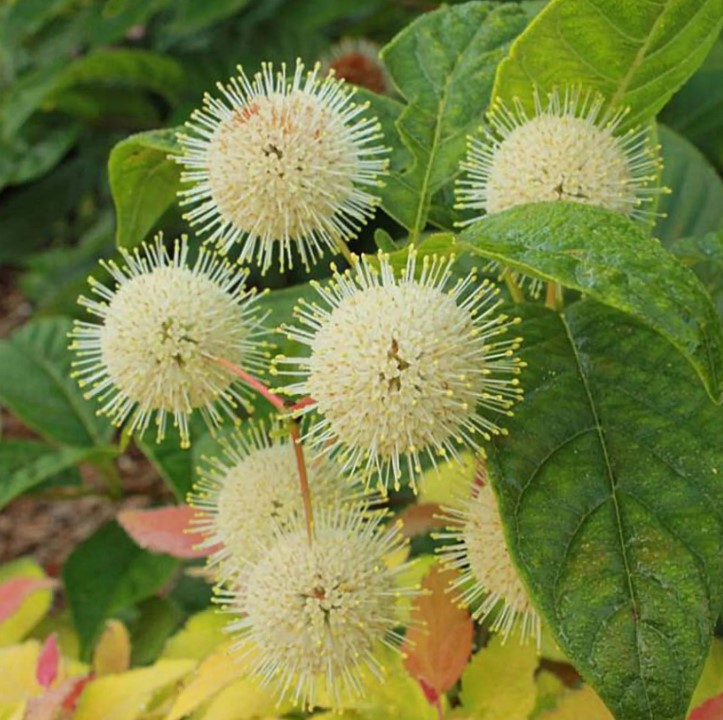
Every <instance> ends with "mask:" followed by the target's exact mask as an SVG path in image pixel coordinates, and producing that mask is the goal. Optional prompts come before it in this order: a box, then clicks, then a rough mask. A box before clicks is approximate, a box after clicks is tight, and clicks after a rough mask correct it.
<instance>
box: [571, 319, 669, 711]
mask: <svg viewBox="0 0 723 720" xmlns="http://www.w3.org/2000/svg"><path fill="white" fill-rule="evenodd" d="M560 320H561V322H562V326H563V327H564V328H565V334H566V336H567V340H568V342H569V343H570V348H571V350H572V355H573V358H574V359H575V366H576V368H577V372H578V374H579V376H580V380H581V381H582V386H583V388H584V390H585V397H586V398H587V400H588V404H589V406H590V413H591V414H592V418H593V421H594V426H595V431H596V432H597V435H598V439H599V442H600V447H601V449H602V452H603V459H604V461H605V468H606V471H607V477H608V480H609V482H610V499H611V500H612V502H613V508H614V510H615V520H616V525H617V530H618V539H619V541H620V555H621V557H622V560H623V565H624V567H625V579H626V581H627V585H628V595H629V598H630V604H631V606H632V612H633V617H634V618H637V617H640V614H639V612H638V601H637V598H636V595H635V588H634V587H633V579H632V572H631V570H630V560H629V558H628V553H627V550H626V548H625V537H624V532H623V523H622V517H621V514H620V504H619V501H618V496H617V486H616V482H615V474H614V472H613V468H612V463H611V462H610V454H609V452H608V446H607V441H606V439H605V432H604V430H603V428H602V424H601V423H600V418H599V416H598V413H597V408H596V406H595V401H594V399H593V396H592V391H591V389H590V384H589V382H588V378H587V375H586V374H585V369H584V367H583V364H582V361H581V358H580V354H579V353H578V349H577V345H576V344H575V340H574V337H573V334H572V331H571V329H570V326H569V324H568V322H567V318H566V317H565V316H564V315H560ZM635 640H636V642H635V651H636V652H635V656H636V661H637V664H638V675H639V677H640V682H641V684H642V686H643V691H644V693H645V704H646V707H647V711H648V718H649V719H650V720H655V718H654V716H653V712H652V708H651V705H650V696H649V694H648V687H647V684H646V681H645V676H644V674H643V672H642V663H641V658H640V640H639V635H638V625H637V623H635Z"/></svg>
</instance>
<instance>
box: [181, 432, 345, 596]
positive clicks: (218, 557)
mask: <svg viewBox="0 0 723 720" xmlns="http://www.w3.org/2000/svg"><path fill="white" fill-rule="evenodd" d="M280 432H282V430H281V428H280V427H276V428H272V432H271V433H270V432H269V431H268V430H267V428H266V427H265V426H264V425H263V424H257V425H250V426H249V427H248V428H247V429H246V430H245V431H244V432H234V433H233V435H231V436H229V437H228V438H225V439H224V440H225V441H224V450H223V455H222V456H221V457H214V458H209V459H207V460H206V463H205V464H204V465H202V466H201V468H200V475H201V479H200V480H199V482H198V483H197V485H196V488H195V491H194V492H193V493H192V494H191V495H190V497H189V503H190V504H191V505H192V506H194V507H196V508H198V509H199V513H198V515H197V516H196V519H195V521H194V524H195V525H196V526H197V528H198V529H199V530H200V531H201V532H202V533H203V534H204V535H205V537H206V540H205V541H204V543H203V544H202V546H203V547H207V548H212V547H214V548H217V549H216V550H215V551H214V553H213V554H212V555H211V556H210V557H209V561H208V563H209V566H211V567H214V568H215V569H216V571H217V572H218V575H219V579H220V580H221V581H222V582H223V581H226V580H232V579H233V578H234V577H236V576H237V575H238V574H239V571H240V569H241V567H242V566H243V564H244V563H246V562H248V561H249V559H250V558H251V555H252V553H253V552H254V549H255V548H256V549H258V550H260V549H261V548H262V547H263V545H264V542H265V541H264V538H266V540H267V541H268V542H271V541H272V540H273V536H274V530H273V529H274V527H277V528H279V529H280V530H287V529H289V528H290V527H293V526H294V523H295V520H296V516H297V514H298V513H301V512H302V505H301V502H300V499H299V475H298V468H297V464H296V456H295V453H294V447H293V445H292V442H291V441H290V439H289V438H288V437H283V436H279V433H280ZM307 472H308V476H309V477H308V480H309V487H310V489H311V493H312V496H313V498H314V505H315V507H327V506H328V507H335V506H336V505H338V504H339V503H340V502H342V501H343V500H344V499H345V498H350V497H351V494H350V491H349V489H348V485H347V484H346V483H343V482H341V481H340V478H339V476H338V469H337V468H336V467H335V466H334V465H333V464H332V463H330V462H329V461H328V460H327V459H326V458H318V459H317V460H316V461H314V462H311V463H309V464H308V465H307ZM249 538H254V543H253V544H252V543H250V542H249Z"/></svg>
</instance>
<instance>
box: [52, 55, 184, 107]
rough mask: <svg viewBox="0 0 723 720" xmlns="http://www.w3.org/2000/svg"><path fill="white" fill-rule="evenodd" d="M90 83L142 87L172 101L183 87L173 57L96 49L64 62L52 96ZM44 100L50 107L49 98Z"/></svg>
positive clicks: (180, 69)
mask: <svg viewBox="0 0 723 720" xmlns="http://www.w3.org/2000/svg"><path fill="white" fill-rule="evenodd" d="M94 84H102V85H111V86H114V87H115V86H121V87H136V88H143V89H144V90H149V91H151V92H153V93H155V94H156V95H159V96H160V97H162V98H165V99H166V100H167V101H168V102H169V103H174V102H176V101H177V100H178V96H179V94H180V93H181V92H182V90H183V70H182V68H181V65H180V64H179V63H178V62H176V61H175V60H174V59H173V58H171V57H169V56H168V55H163V54H161V53H156V52H152V51H150V50H141V49H137V48H113V49H103V50H96V51H94V52H92V53H89V54H88V55H84V56H82V57H80V58H78V59H77V60H76V61H75V62H73V63H71V64H70V65H68V67H67V68H66V69H65V70H64V71H63V73H62V74H61V75H60V77H59V78H58V80H57V83H56V85H55V87H54V89H53V96H54V95H58V96H60V95H62V93H63V92H65V91H66V90H68V89H69V88H73V87H77V86H83V85H94ZM47 103H48V104H49V106H50V107H52V106H53V97H50V98H48V100H47Z"/></svg>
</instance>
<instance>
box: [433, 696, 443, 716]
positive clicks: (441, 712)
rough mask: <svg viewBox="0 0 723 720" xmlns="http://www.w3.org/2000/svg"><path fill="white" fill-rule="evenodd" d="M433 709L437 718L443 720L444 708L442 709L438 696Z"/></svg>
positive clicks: (440, 699)
mask: <svg viewBox="0 0 723 720" xmlns="http://www.w3.org/2000/svg"><path fill="white" fill-rule="evenodd" d="M434 708H435V710H436V711H437V718H438V719H439V720H444V708H443V707H442V696H441V695H438V696H437V700H436V702H435V703H434Z"/></svg>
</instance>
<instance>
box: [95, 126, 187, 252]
mask: <svg viewBox="0 0 723 720" xmlns="http://www.w3.org/2000/svg"><path fill="white" fill-rule="evenodd" d="M179 150H180V146H179V145H178V144H177V141H176V129H170V130H151V131H149V132H144V133H138V134H137V135H131V136H130V137H129V138H126V139H125V140H122V141H121V142H119V143H118V144H117V145H116V146H115V147H114V148H113V150H112V152H111V154H110V158H109V160H108V175H109V178H110V188H111V192H112V194H113V202H114V203H115V208H116V213H117V226H116V243H117V244H118V245H119V246H120V247H126V248H133V247H135V246H136V245H138V244H140V243H141V242H143V240H145V239H146V236H147V235H148V234H149V232H150V231H151V230H152V229H153V227H154V225H155V224H156V222H157V221H158V219H159V218H160V217H161V215H163V213H164V212H166V210H168V208H169V207H170V206H171V205H172V204H173V203H174V202H175V201H176V193H177V192H178V188H179V185H180V178H181V173H180V168H179V166H178V165H177V164H176V163H175V162H173V161H172V160H169V159H168V155H169V154H173V153H175V152H179Z"/></svg>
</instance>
